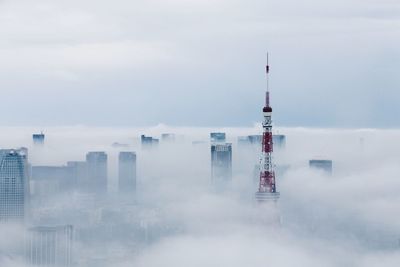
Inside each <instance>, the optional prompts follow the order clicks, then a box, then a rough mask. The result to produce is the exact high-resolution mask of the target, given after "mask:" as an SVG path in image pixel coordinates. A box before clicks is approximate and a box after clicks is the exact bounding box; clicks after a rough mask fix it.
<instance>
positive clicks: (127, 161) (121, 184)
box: [118, 152, 136, 193]
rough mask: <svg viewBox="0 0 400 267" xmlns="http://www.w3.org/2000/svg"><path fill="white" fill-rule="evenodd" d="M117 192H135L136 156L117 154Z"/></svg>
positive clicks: (128, 153)
mask: <svg viewBox="0 0 400 267" xmlns="http://www.w3.org/2000/svg"><path fill="white" fill-rule="evenodd" d="M118 162H119V164H118V190H119V192H124V193H135V191H136V154H135V152H119V157H118Z"/></svg>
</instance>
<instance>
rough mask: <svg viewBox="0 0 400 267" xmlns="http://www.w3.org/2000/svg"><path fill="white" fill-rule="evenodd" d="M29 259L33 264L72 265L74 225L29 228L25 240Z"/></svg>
mask: <svg viewBox="0 0 400 267" xmlns="http://www.w3.org/2000/svg"><path fill="white" fill-rule="evenodd" d="M25 247H26V248H25V253H26V258H27V261H28V263H29V264H30V265H33V266H46V267H69V266H72V254H73V253H72V252H73V251H72V249H73V227H72V225H62V226H37V227H32V228H30V229H29V230H28V233H27V235H26V240H25Z"/></svg>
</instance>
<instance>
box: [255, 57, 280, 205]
mask: <svg viewBox="0 0 400 267" xmlns="http://www.w3.org/2000/svg"><path fill="white" fill-rule="evenodd" d="M265 71H266V75H267V92H266V96H265V106H264V108H263V115H264V121H263V123H262V126H263V137H262V152H261V158H260V183H259V186H258V191H257V192H256V194H255V197H256V200H257V201H258V202H265V201H271V200H272V201H277V200H278V199H279V192H277V191H276V184H275V171H274V164H273V162H272V152H273V143H272V119H271V116H272V108H271V106H270V104H269V77H268V76H269V65H268V54H267V66H266V67H265Z"/></svg>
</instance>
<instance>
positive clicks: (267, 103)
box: [265, 52, 269, 107]
mask: <svg viewBox="0 0 400 267" xmlns="http://www.w3.org/2000/svg"><path fill="white" fill-rule="evenodd" d="M268 57H269V53H268V52H267V65H266V66H265V74H266V78H267V92H266V93H265V106H266V107H269V62H268Z"/></svg>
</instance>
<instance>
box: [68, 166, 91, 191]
mask: <svg viewBox="0 0 400 267" xmlns="http://www.w3.org/2000/svg"><path fill="white" fill-rule="evenodd" d="M67 166H68V167H69V168H70V171H71V181H73V182H74V183H75V186H76V188H75V189H77V190H78V191H83V192H87V191H88V190H90V188H88V187H89V185H90V182H89V181H88V169H87V163H86V161H68V162H67Z"/></svg>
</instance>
